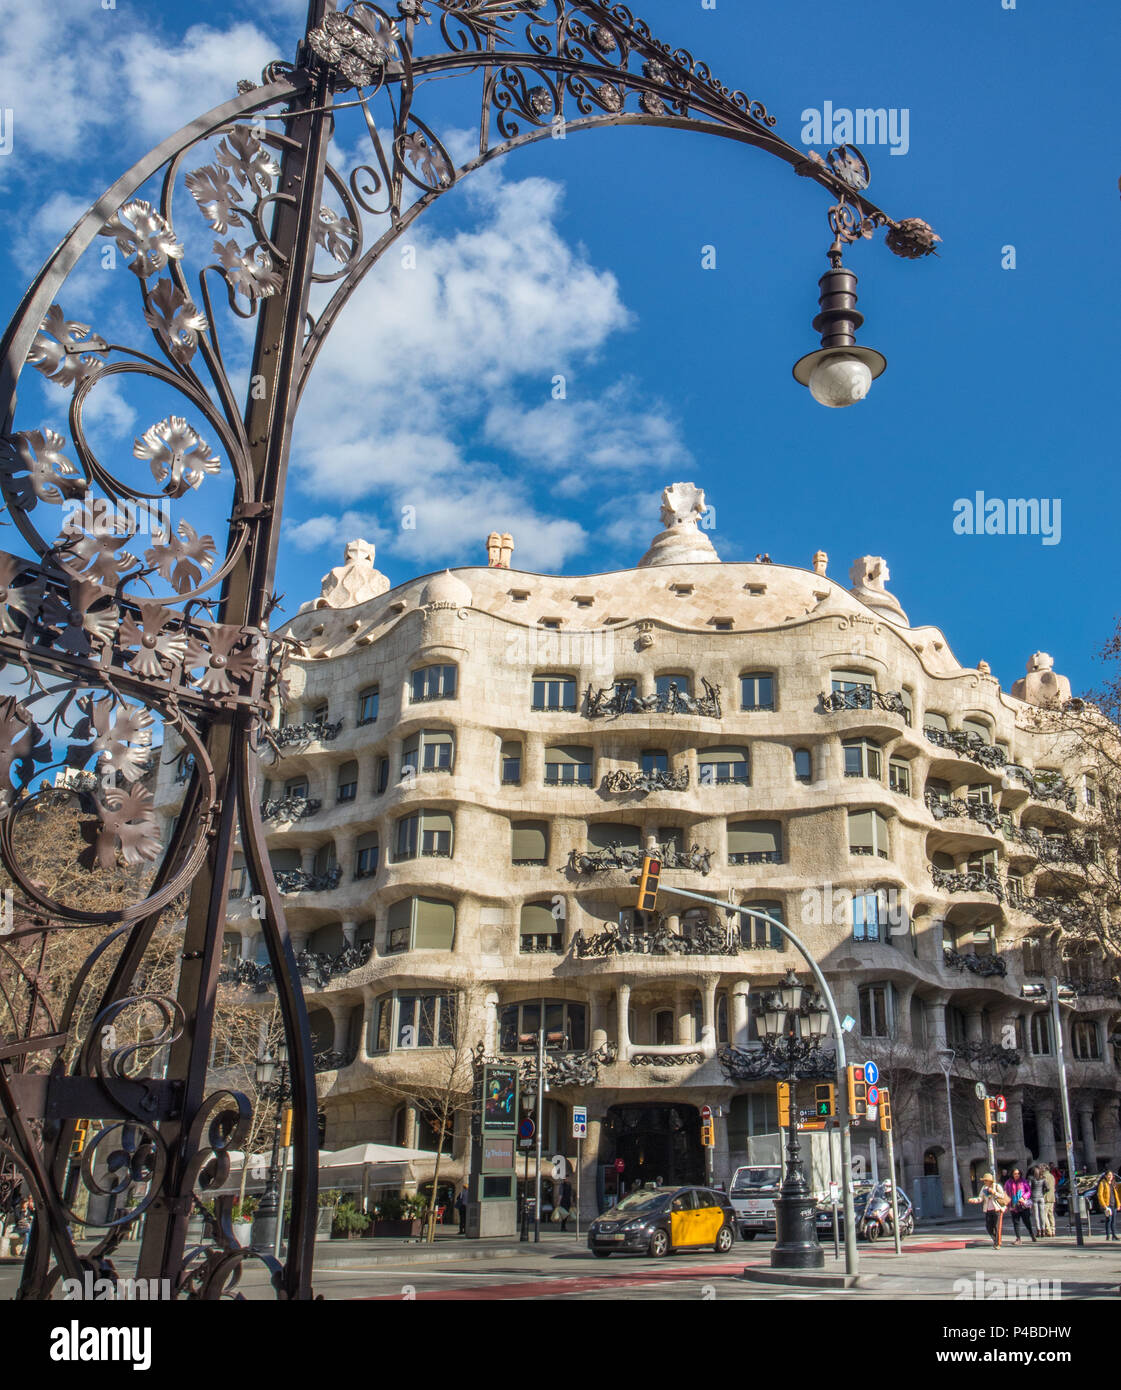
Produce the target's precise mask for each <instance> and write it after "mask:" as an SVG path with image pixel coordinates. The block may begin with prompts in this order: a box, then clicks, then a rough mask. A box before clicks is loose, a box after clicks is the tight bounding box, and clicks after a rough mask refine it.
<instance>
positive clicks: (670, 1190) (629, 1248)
mask: <svg viewBox="0 0 1121 1390" xmlns="http://www.w3.org/2000/svg"><path fill="white" fill-rule="evenodd" d="M735 1239H736V1213H735V1211H734V1210H733V1208H732V1204H731V1202H729V1200H728V1198H727V1197H726V1196H725V1194H724V1193H723V1192H714V1191H713V1190H712V1189H711V1188H708V1187H643V1188H636V1189H635V1191H634V1192H629V1193H628V1194H627V1195H626V1196H625V1197H624V1198H623V1200H622V1201H621V1202H619V1204H618V1205H617V1206H614V1207H612V1208H611V1209H610V1210H609V1211H605V1212H604V1213H603V1215H602V1216H597V1217H596V1219H595V1220H594V1221H593V1222H592V1224H591V1226H590V1227H589V1229H588V1249H589V1250H590V1251H591V1252H592V1254H593V1255H595V1256H596V1257H597V1258H598V1259H605V1258H606V1257H607V1256H608V1255H612V1254H615V1253H616V1251H621V1252H624V1253H627V1254H632V1255H633V1254H639V1253H641V1254H648V1255H658V1256H661V1255H668V1254H669V1253H670V1252H671V1251H672V1250H699V1249H707V1250H715V1251H717V1252H718V1253H719V1254H727V1252H728V1251H729V1250H731V1248H732V1245H733V1243H734V1241H735Z"/></svg>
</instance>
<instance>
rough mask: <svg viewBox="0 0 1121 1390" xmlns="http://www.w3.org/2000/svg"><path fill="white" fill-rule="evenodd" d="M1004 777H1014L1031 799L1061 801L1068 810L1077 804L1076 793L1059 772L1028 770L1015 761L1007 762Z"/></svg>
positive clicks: (1071, 809)
mask: <svg viewBox="0 0 1121 1390" xmlns="http://www.w3.org/2000/svg"><path fill="white" fill-rule="evenodd" d="M1004 776H1005V779H1006V780H1008V779H1015V780H1016V781H1017V782H1019V783H1020V784H1021V785H1022V786H1023V787H1024V788H1025V789H1026V790H1027V792H1028V794H1029V795H1030V796H1031V798H1032V800H1033V801H1061V802H1062V803H1063V805H1064V806H1065V807H1066V808H1067V810H1068V811H1073V810H1074V809H1075V808H1076V807H1077V805H1078V794H1077V792H1076V791H1075V789H1074V787H1072V786H1071V785H1070V784H1069V783H1068V782H1067V781H1066V779H1065V778H1064V777H1062V776H1061V775H1060V774H1059V773H1049V772H1030V771H1029V770H1028V769H1027V768H1026V767H1020V766H1019V764H1017V763H1008V764H1006V766H1005V768H1004Z"/></svg>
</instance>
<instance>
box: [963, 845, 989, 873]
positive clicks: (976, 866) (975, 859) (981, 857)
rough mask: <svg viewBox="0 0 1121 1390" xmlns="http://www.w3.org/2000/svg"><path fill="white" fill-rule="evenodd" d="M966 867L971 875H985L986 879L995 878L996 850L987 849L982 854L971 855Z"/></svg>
mask: <svg viewBox="0 0 1121 1390" xmlns="http://www.w3.org/2000/svg"><path fill="white" fill-rule="evenodd" d="M966 866H967V868H968V870H969V872H970V873H971V874H985V875H986V876H987V877H988V878H996V875H997V857H996V850H995V849H987V850H985V851H984V853H983V854H971V855H970V856H969V858H968V860H967V861H966Z"/></svg>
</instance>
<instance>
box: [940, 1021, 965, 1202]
mask: <svg viewBox="0 0 1121 1390" xmlns="http://www.w3.org/2000/svg"><path fill="white" fill-rule="evenodd" d="M956 1056H957V1054H956V1053H955V1052H954V1049H953V1048H952V1047H946V1048H943V1049H942V1050H941V1051H940V1052H939V1054H938V1065H939V1066H940V1067H941V1068H942V1071H943V1074H944V1075H945V1077H946V1114H947V1115H948V1116H949V1118H950V1167H951V1169H952V1171H953V1179H954V1216H955V1217H956V1218H957V1219H958V1220H959V1221H960V1220H961V1179H960V1178H959V1177H958V1146H957V1141H956V1140H955V1139H954V1103H953V1099H952V1097H951V1095H950V1069H951V1068H952V1067H953V1065H954V1058H955V1057H956Z"/></svg>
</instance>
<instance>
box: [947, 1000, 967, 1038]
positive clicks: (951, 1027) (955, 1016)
mask: <svg viewBox="0 0 1121 1390" xmlns="http://www.w3.org/2000/svg"><path fill="white" fill-rule="evenodd" d="M946 1041H947V1042H948V1043H949V1045H950V1046H951V1047H954V1048H959V1047H963V1046H964V1045H965V1014H964V1013H962V1011H961V1010H960V1009H959V1008H956V1007H955V1006H954V1005H953V1004H947V1005H946Z"/></svg>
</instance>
